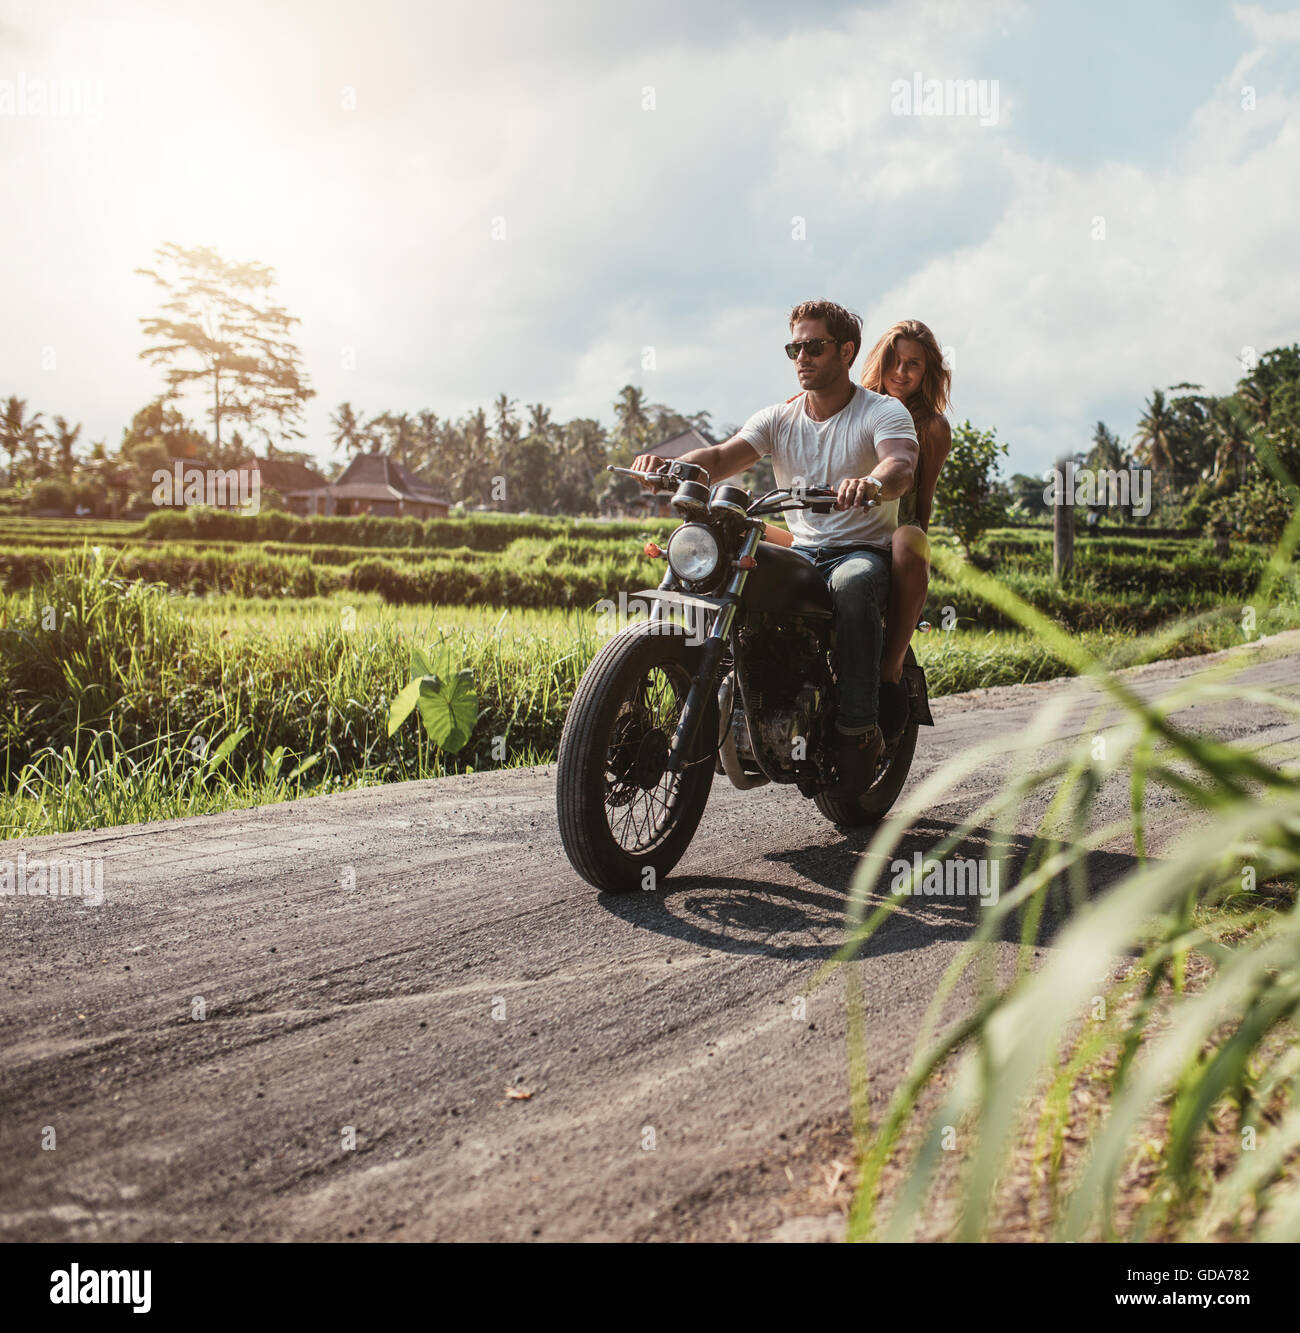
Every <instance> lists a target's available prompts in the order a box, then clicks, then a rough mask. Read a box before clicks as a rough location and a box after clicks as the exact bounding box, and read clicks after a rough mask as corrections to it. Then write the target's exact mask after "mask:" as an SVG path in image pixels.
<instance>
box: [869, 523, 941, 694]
mask: <svg viewBox="0 0 1300 1333" xmlns="http://www.w3.org/2000/svg"><path fill="white" fill-rule="evenodd" d="M893 545H894V565H893V570H892V573H891V576H890V581H889V611H888V613H887V620H886V624H885V646H884V649H883V651H882V652H881V654H880V679H881V680H892V681H897V680H898V679H899V678H900V677H901V676H902V674H903V658H904V657H906V655H907V645H908V644H909V643H911V642H912V632H913V631H914V630H915V629H916V622H917V620H918V619H920V615H921V612H922V611H923V610H924V609H925V597H926V594H927V593H928V592H929V590H930V542H929V539H928V538H927V537H926V535H925V533H924V532H922V531H921V529H920V528H916V527H913V526H912V525H911V524H905V525H904V526H903V527H901V528H895V529H894V537H893Z"/></svg>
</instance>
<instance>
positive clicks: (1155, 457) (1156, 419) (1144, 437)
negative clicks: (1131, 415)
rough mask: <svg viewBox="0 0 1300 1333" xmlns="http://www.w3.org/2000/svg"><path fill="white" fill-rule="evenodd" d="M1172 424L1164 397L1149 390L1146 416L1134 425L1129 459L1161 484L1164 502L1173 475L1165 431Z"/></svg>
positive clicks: (1170, 453)
mask: <svg viewBox="0 0 1300 1333" xmlns="http://www.w3.org/2000/svg"><path fill="white" fill-rule="evenodd" d="M1172 424H1173V418H1172V414H1171V413H1170V411H1169V404H1168V403H1166V402H1165V395H1164V393H1163V392H1162V391H1161V390H1160V389H1154V390H1152V393H1151V397H1150V398H1149V399H1148V400H1147V404H1146V412H1145V414H1144V415H1143V416H1142V418H1141V420H1140V421H1139V422H1138V428H1137V434H1136V435H1135V436H1134V449H1133V456H1134V458H1136V459H1137V460H1138V462H1139V463H1142V464H1143V465H1144V466H1146V467H1149V468H1150V469H1151V472H1152V475H1153V476H1154V477H1156V478H1157V480H1159V481H1160V482H1161V484H1162V485H1161V489H1162V490H1163V491H1164V492H1165V495H1166V498H1167V497H1168V490H1169V483H1170V480H1171V478H1172V476H1173V472H1174V455H1173V450H1172V449H1171V447H1170V444H1169V428H1170V426H1171V425H1172Z"/></svg>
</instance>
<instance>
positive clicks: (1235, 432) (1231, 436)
mask: <svg viewBox="0 0 1300 1333" xmlns="http://www.w3.org/2000/svg"><path fill="white" fill-rule="evenodd" d="M1214 433H1215V437H1216V439H1217V441H1218V448H1217V449H1215V451H1214V471H1213V474H1212V477H1213V481H1214V484H1215V486H1216V487H1219V486H1221V485H1224V484H1226V482H1227V478H1228V477H1229V476H1230V475H1231V474H1232V472H1233V471H1234V469H1235V471H1236V473H1237V484H1238V485H1240V484H1241V483H1242V482H1244V481H1245V480H1246V468H1247V467H1248V466H1249V465H1250V462H1251V460H1252V459H1253V458H1254V457H1255V445H1254V442H1253V440H1252V439H1251V428H1250V423H1249V420H1248V418H1247V416H1246V409H1245V408H1243V407H1242V406H1241V405H1240V404H1239V403H1238V402H1237V401H1236V400H1235V399H1233V398H1221V399H1219V401H1218V402H1217V403H1216V404H1215V410H1214ZM1221 479H1222V480H1221Z"/></svg>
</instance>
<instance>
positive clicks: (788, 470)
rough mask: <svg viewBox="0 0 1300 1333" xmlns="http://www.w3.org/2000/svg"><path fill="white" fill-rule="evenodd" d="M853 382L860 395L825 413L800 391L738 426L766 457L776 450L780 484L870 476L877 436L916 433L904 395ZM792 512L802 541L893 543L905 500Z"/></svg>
mask: <svg viewBox="0 0 1300 1333" xmlns="http://www.w3.org/2000/svg"><path fill="white" fill-rule="evenodd" d="M853 390H854V392H853V397H852V398H850V399H849V401H848V402H847V403H846V404H845V405H844V406H843V407H842V408H841V409H840V410H839V411H838V412H836V413H835V415H834V416H833V417H829V418H828V419H827V420H825V421H814V420H813V419H812V417H810V416H809V415H808V413H807V412H806V411H805V410H804V404H805V402H806V400H807V396H808V395H807V394H806V393H801V394H800V395H799V396H798V397H797V398H795V399H794V400H793V401H791V402H788V403H776V404H774V405H773V406H772V407H764V408H762V409H761V410H760V411H758V412H755V413H754V415H753V416H752V417H750V418H749V420H748V421H746V422H745V424H744V425H743V426H742V427H741V428H740V431H739V432H738V433H739V435H740V438H741V439H742V440H744V441H745V442H746V443H747V444H750V445H752V446H753V448H754V449H755V450H756V451H757V453H758V455H759V457H760V458H761V457H763V456H764V455H766V454H771V455H772V472H773V474H774V475H775V477H776V484H777V485H778V486H783V487H790V486H795V485H797V484H802V485H804V486H831V487H836V486H838V485H839V484H840V482H841V481H843V480H844V479H845V478H846V477H865V476H866V475H867V474H868V473H869V472H870V471H871V470H872V469H873V468H874V467H875V466H876V464H877V463H878V462H879V461H880V459H879V458H878V457H877V455H876V441H877V440H891V439H902V440H915V439H916V427H915V426H914V425H913V424H912V414H911V413H910V412H909V411H908V410H907V408H905V407H904V406H903V404H902V403H900V402H899V401H898V399H897V398H891V397H890V396H889V395H888V394H883V393H873V392H872V391H871V390H870V389H865V388H863V387H862V385H860V384H855V385H854V386H853ZM785 518H786V522H787V524H788V525H789V527H790V533H791V535H792V536H793V537H794V539H795V542H796V543H797V544H798V545H800V546H858V545H866V546H888V545H889V543H890V539H891V537H892V536H893V533H894V529H895V528H896V527H897V526H898V501H897V500H882V501H881V502H880V503H879V504H878V505H876V506H874V507H873V508H871V509H862V508H860V507H859V508H854V509H845V510H832V511H831V512H830V513H829V514H814V513H812V512H811V511H809V510H806V509H792V510H790V511H789V512H788V513H787V514H786V516H785Z"/></svg>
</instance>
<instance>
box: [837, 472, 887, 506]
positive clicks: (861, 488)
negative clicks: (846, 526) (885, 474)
mask: <svg viewBox="0 0 1300 1333" xmlns="http://www.w3.org/2000/svg"><path fill="white" fill-rule="evenodd" d="M880 490H881V487H880V482H879V481H878V480H877V479H876V478H875V477H845V478H844V480H843V481H842V482H840V484H839V488H838V490H837V492H836V495H835V508H836V509H853V508H854V507H856V506H860V507H862V508H863V509H872V508H874V507H875V506H876V505H878V504H879V503H880Z"/></svg>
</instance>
